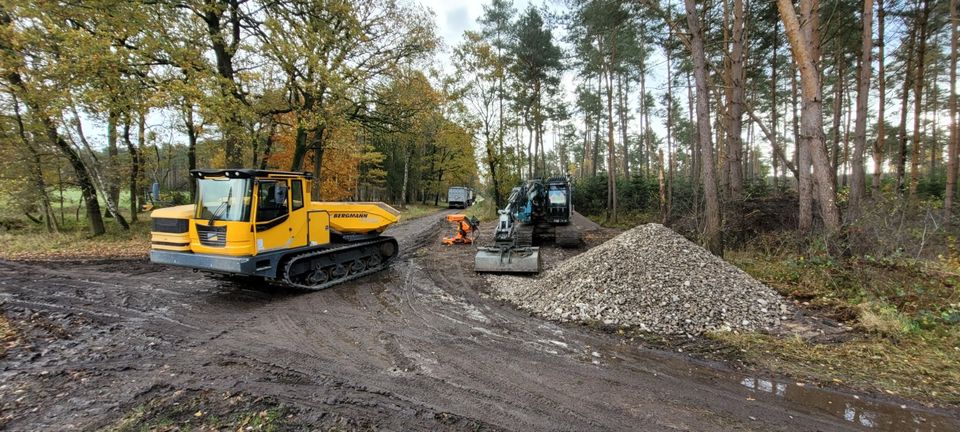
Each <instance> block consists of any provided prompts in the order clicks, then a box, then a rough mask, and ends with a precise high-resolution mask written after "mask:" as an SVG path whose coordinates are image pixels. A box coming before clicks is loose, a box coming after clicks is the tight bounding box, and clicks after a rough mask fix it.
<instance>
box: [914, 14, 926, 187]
mask: <svg viewBox="0 0 960 432" xmlns="http://www.w3.org/2000/svg"><path fill="white" fill-rule="evenodd" d="M919 13H920V14H919V16H918V19H919V23H918V25H919V26H920V35H919V36H918V39H917V41H918V42H919V43H920V46H919V48H917V59H916V62H915V63H916V74H915V75H914V76H913V148H912V149H911V150H912V151H911V152H910V198H915V197H916V196H917V185H918V184H919V182H920V146H921V143H920V138H921V136H920V135H921V134H920V126H921V125H922V121H923V119H922V117H921V114H923V71H924V63H926V61H925V57H926V53H927V27H928V26H927V21H928V19H927V18H928V17H929V15H930V2H929V0H923V6H922V7H921V10H920V11H919Z"/></svg>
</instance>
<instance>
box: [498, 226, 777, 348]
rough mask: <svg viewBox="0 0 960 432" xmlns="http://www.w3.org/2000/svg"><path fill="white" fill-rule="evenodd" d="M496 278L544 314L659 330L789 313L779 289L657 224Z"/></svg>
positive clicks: (697, 328) (746, 324) (768, 319)
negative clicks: (528, 271) (530, 272)
mask: <svg viewBox="0 0 960 432" xmlns="http://www.w3.org/2000/svg"><path fill="white" fill-rule="evenodd" d="M491 278H492V281H491V282H492V285H493V287H494V288H495V289H496V291H497V292H498V293H499V295H500V297H501V298H503V299H505V300H508V301H511V302H513V303H515V304H517V305H518V306H519V307H521V308H523V309H526V310H530V311H533V312H535V313H538V314H540V315H542V316H545V317H546V318H549V319H553V320H558V321H581V322H602V323H604V324H606V325H617V326H628V327H635V328H639V329H641V330H644V331H650V332H654V333H659V334H669V335H683V334H686V335H696V334H700V333H702V332H705V331H711V330H721V331H729V330H733V329H744V330H757V329H769V328H771V327H775V326H777V325H779V324H780V320H781V319H785V318H786V316H787V315H788V313H789V307H788V306H787V303H786V301H785V300H784V299H783V298H781V297H780V295H779V294H777V293H776V292H775V291H774V290H772V289H770V288H769V287H767V286H765V285H763V284H762V283H760V282H758V281H757V280H756V279H753V278H752V277H750V276H749V275H747V274H746V273H744V272H743V271H742V270H740V269H738V268H737V267H735V266H733V265H732V264H730V263H727V262H726V261H724V260H723V259H721V258H718V257H716V256H714V255H713V254H711V253H710V252H708V251H706V250H704V249H703V248H701V247H699V246H697V245H696V244H693V243H691V242H690V241H689V240H687V239H685V238H684V237H683V236H681V235H679V234H677V233H675V232H674V231H672V230H670V229H669V228H667V227H664V226H663V225H659V224H647V225H641V226H638V227H636V228H633V229H631V230H629V231H626V232H624V233H622V234H620V235H619V236H617V237H614V238H613V239H611V240H609V241H607V242H605V243H603V244H601V245H599V246H597V247H595V248H593V249H590V250H589V251H587V252H584V253H582V254H580V255H577V256H575V257H572V258H570V259H567V260H565V261H563V262H561V263H559V264H558V265H556V266H555V267H554V268H553V269H551V270H550V271H548V272H546V273H544V274H542V277H540V278H538V279H529V278H521V277H511V276H493V277H491Z"/></svg>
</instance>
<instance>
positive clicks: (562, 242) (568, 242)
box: [555, 224, 583, 248]
mask: <svg viewBox="0 0 960 432" xmlns="http://www.w3.org/2000/svg"><path fill="white" fill-rule="evenodd" d="M555 232H556V243H557V246H560V247H562V248H578V247H580V245H581V244H582V243H583V233H581V232H580V229H579V228H577V226H575V225H572V224H571V225H559V226H557V227H556V231H555Z"/></svg>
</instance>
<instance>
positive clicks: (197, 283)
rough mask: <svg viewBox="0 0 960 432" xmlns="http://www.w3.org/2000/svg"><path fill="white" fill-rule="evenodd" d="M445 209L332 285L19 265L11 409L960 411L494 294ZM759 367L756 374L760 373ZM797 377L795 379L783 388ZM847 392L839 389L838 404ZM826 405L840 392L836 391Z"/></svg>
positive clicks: (2, 412) (58, 415) (792, 418)
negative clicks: (453, 237) (774, 368)
mask: <svg viewBox="0 0 960 432" xmlns="http://www.w3.org/2000/svg"><path fill="white" fill-rule="evenodd" d="M442 217H443V214H438V215H433V216H427V217H424V218H421V219H417V220H414V221H410V222H406V223H404V224H401V225H399V226H397V227H395V228H393V229H391V230H390V234H391V235H393V236H395V237H397V238H398V240H399V242H400V248H401V251H402V255H401V257H400V258H399V260H398V262H397V263H396V264H394V265H393V267H392V268H391V269H390V270H389V271H385V272H381V273H379V274H376V275H374V276H371V277H367V278H364V279H362V280H358V281H354V282H350V283H347V284H345V285H341V286H338V287H334V288H331V289H328V290H325V291H321V292H309V293H304V292H298V291H291V290H285V289H280V288H276V287H249V286H239V285H236V284H233V283H228V282H223V281H219V280H216V279H212V278H207V277H204V276H203V275H202V274H197V273H193V272H191V271H189V270H181V269H173V268H165V267H160V266H154V265H151V264H149V263H147V262H143V261H123V262H100V263H86V264H82V263H72V264H53V263H47V264H24V263H11V262H0V302H2V308H3V312H4V314H5V315H6V316H8V318H11V319H13V320H23V321H25V322H31V323H34V322H35V323H36V328H37V329H39V330H36V331H33V332H28V334H25V335H23V336H22V338H23V341H21V343H20V344H19V346H18V347H16V348H13V349H11V350H10V351H9V352H7V354H6V357H4V358H0V378H2V384H0V421H2V422H3V423H0V425H4V426H5V427H6V429H8V430H70V429H76V430H90V429H99V428H102V427H106V426H109V425H111V424H114V423H115V422H116V421H117V419H118V418H120V417H121V416H123V415H124V414H125V413H127V412H129V411H130V410H132V409H134V408H136V407H137V406H138V405H139V404H143V403H144V402H145V401H147V400H149V399H150V398H151V397H152V396H154V395H155V394H156V393H157V392H159V391H162V390H166V389H171V388H176V389H187V390H204V391H209V390H212V391H217V392H235V393H245V394H251V395H263V396H269V397H272V398H275V399H277V400H279V401H281V402H282V403H285V404H288V405H291V406H294V407H295V408H296V409H297V410H298V412H299V413H300V415H302V416H305V417H306V420H305V421H306V422H307V423H309V424H311V425H315V426H317V427H323V426H324V425H329V424H330V423H329V422H330V421H332V420H331V419H339V420H338V421H342V419H349V423H348V424H349V425H351V426H353V427H356V428H361V429H385V430H444V429H446V430H477V429H481V430H525V431H526V430H700V431H707V430H847V429H855V428H858V427H865V426H867V425H865V424H864V423H863V422H862V421H860V419H861V418H866V416H867V413H871V414H870V415H871V416H873V417H871V418H872V420H870V421H871V422H872V424H871V425H870V426H872V427H874V428H876V427H879V428H880V429H885V428H890V429H896V427H895V426H897V425H902V424H905V423H903V422H907V421H916V419H917V418H920V419H921V420H922V422H918V423H916V424H915V425H911V426H917V425H919V426H917V427H918V428H920V429H936V428H937V427H942V426H946V427H948V428H949V427H952V426H954V425H956V423H952V422H953V421H954V419H955V417H953V416H955V415H956V413H951V412H943V411H938V412H933V411H924V410H922V409H921V410H910V411H907V410H904V413H906V414H909V415H906V416H900V415H896V414H890V413H889V412H888V409H889V407H888V405H889V404H888V403H886V402H883V401H878V400H870V399H869V398H866V397H864V398H862V399H859V400H858V402H857V404H855V405H854V407H853V409H854V417H853V418H852V419H848V418H846V417H848V416H847V415H846V414H847V412H848V411H849V409H850V407H849V402H844V401H852V400H853V399H849V398H847V397H846V396H842V395H840V396H837V398H838V399H837V401H838V402H837V405H843V403H847V404H848V405H847V406H846V407H843V406H837V407H830V406H827V405H823V404H819V405H818V404H817V403H812V404H804V403H801V402H798V401H797V400H791V399H790V398H788V397H786V395H785V394H780V391H779V389H780V385H781V384H776V383H775V382H772V381H770V380H763V381H764V382H766V383H768V384H769V387H770V391H767V389H766V387H767V384H763V388H761V385H760V384H759V382H760V381H757V380H755V381H749V382H748V381H745V380H746V379H752V378H744V377H740V376H738V375H737V374H736V373H735V372H732V371H730V370H727V369H724V368H723V367H722V366H719V367H715V366H717V365H706V364H702V363H698V362H693V361H691V360H688V359H686V358H683V357H679V356H677V355H675V354H672V353H666V352H662V351H657V350H651V349H646V348H642V347H638V346H636V345H635V344H633V343H630V342H627V341H625V340H623V339H622V338H620V337H617V336H614V335H608V334H605V333H600V332H597V331H594V330H591V329H587V328H581V327H572V326H560V325H557V324H554V323H551V322H548V321H543V320H541V319H538V318H535V317H531V316H530V315H528V314H526V313H524V312H520V311H518V310H516V309H514V308H513V307H512V306H510V305H508V304H503V303H501V302H499V301H497V300H493V299H491V298H490V297H489V296H487V295H486V294H485V290H486V286H485V283H484V282H483V279H482V278H478V277H477V276H476V275H474V274H473V272H472V270H471V269H472V256H473V250H472V248H469V247H461V248H456V247H453V248H451V247H443V246H440V245H439V236H440V235H441V234H440V233H441V232H443V231H444V230H445V228H443V229H441V227H444V226H445V222H443V221H442ZM746 383H752V386H748V385H747V384H746ZM784 388H786V387H784ZM832 404H833V403H832V402H831V403H830V405H832ZM820 405H823V406H820Z"/></svg>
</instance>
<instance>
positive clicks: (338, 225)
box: [150, 169, 400, 290]
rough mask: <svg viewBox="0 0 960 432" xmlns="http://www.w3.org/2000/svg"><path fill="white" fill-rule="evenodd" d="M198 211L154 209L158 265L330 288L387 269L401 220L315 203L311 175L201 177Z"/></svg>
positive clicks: (209, 173) (391, 213)
mask: <svg viewBox="0 0 960 432" xmlns="http://www.w3.org/2000/svg"><path fill="white" fill-rule="evenodd" d="M190 175H191V176H192V177H193V178H194V179H195V180H196V182H197V201H196V203H195V204H190V205H183V206H177V207H169V208H164V209H159V210H154V211H153V212H152V213H151V214H150V217H151V218H152V219H153V230H152V232H151V251H150V260H151V261H153V262H155V263H160V264H169V265H175V266H181V267H189V268H193V269H195V270H201V271H206V272H212V273H220V274H227V275H237V276H252V277H261V278H264V279H267V280H271V281H276V282H280V283H282V284H285V285H289V286H292V287H297V288H303V289H313V290H318V289H324V288H327V287H330V286H332V285H335V284H338V283H342V282H346V281H348V280H351V279H356V278H358V277H361V276H364V275H368V274H371V273H374V272H377V271H379V270H383V269H384V268H386V267H387V266H388V265H389V264H390V262H391V261H392V260H393V259H394V258H396V256H397V253H398V246H397V241H396V240H395V239H394V238H393V237H388V236H384V235H382V234H383V231H384V230H385V229H386V228H387V227H389V226H390V225H393V224H394V223H397V222H398V221H399V220H400V213H399V212H398V211H397V210H395V209H394V208H393V207H390V206H388V205H386V204H384V203H379V202H376V203H371V202H311V201H310V197H309V192H310V183H311V182H312V181H313V177H312V175H311V174H310V173H302V172H285V171H267V170H252V169H223V170H193V171H191V172H190Z"/></svg>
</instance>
